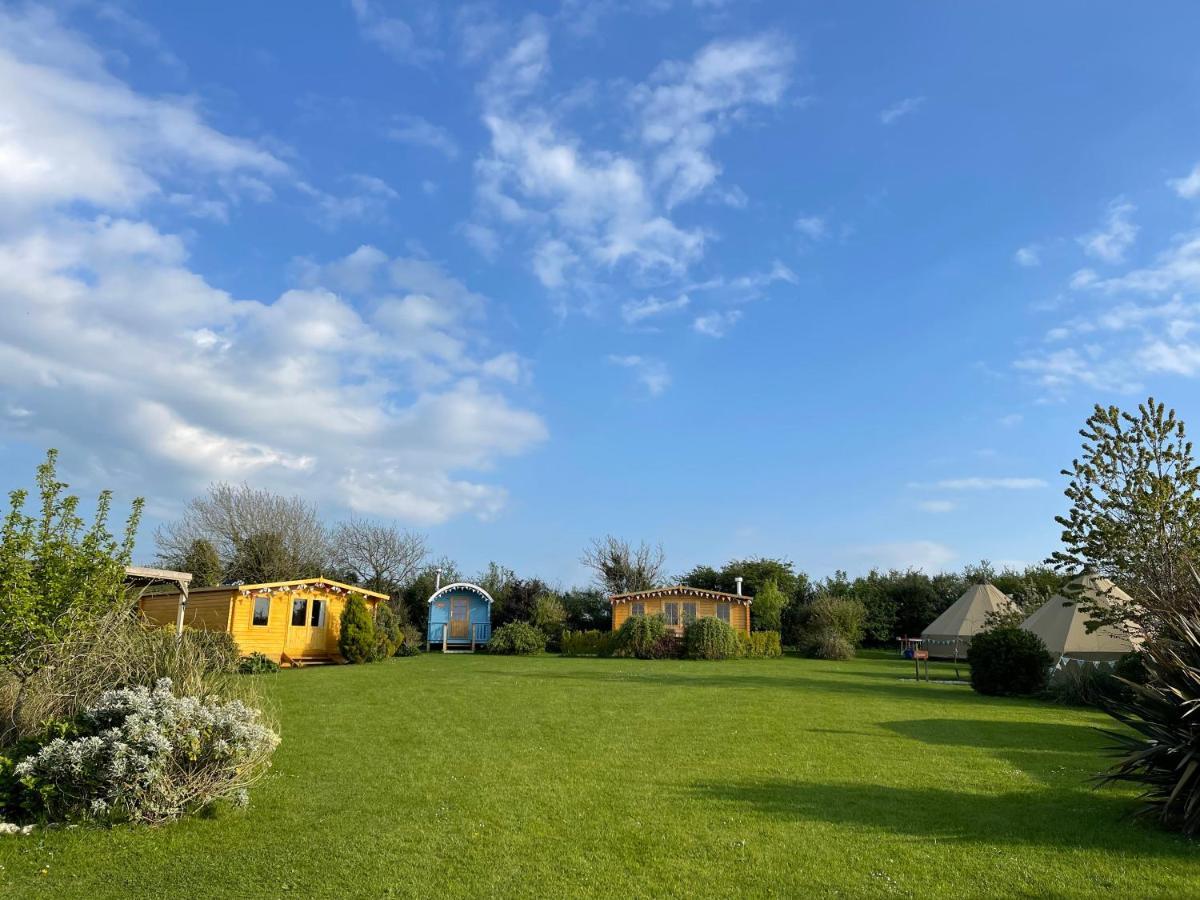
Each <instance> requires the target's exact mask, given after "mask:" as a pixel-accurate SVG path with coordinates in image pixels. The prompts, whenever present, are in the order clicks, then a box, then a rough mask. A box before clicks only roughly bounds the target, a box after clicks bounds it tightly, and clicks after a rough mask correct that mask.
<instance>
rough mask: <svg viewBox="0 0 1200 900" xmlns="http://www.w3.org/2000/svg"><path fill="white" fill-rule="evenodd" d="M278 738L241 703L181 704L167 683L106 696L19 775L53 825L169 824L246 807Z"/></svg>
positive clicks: (187, 699) (191, 699)
mask: <svg viewBox="0 0 1200 900" xmlns="http://www.w3.org/2000/svg"><path fill="white" fill-rule="evenodd" d="M278 744H279V736H278V735H277V734H276V733H275V732H274V731H272V730H271V729H270V728H269V727H267V726H266V725H265V724H263V723H262V722H261V721H260V714H259V712H258V710H256V709H252V708H250V707H248V706H246V705H245V704H243V703H242V702H241V701H239V700H232V701H227V702H226V701H221V700H219V699H217V698H215V697H209V698H206V699H203V700H202V699H200V698H197V697H178V696H176V695H175V694H174V692H173V691H172V684H171V680H170V679H169V678H163V679H160V680H159V681H158V682H157V683H156V684H155V686H154V688H153V690H151V689H148V688H145V687H133V688H123V689H121V690H113V691H107V692H105V693H104V694H103V695H101V697H100V699H99V701H98V702H97V703H96V704H95V705H93V706H91V707H89V708H88V709H87V710H85V711H84V712H83V714H82V715H81V716H80V718H79V727H78V735H77V736H74V737H71V738H62V737H60V738H55V739H54V740H52V741H50V742H49V743H47V744H45V745H44V746H43V747H42V748H41V749H40V750H38V752H36V753H34V754H32V755H31V756H29V757H27V758H25V759H23V760H22V761H21V762H19V763H17V765H16V767H15V770H14V774H15V776H16V777H17V779H19V781H20V784H21V785H22V786H23V788H24V790H25V791H27V792H29V793H31V794H33V795H35V796H36V797H37V798H38V799H39V800H40V806H41V807H42V809H43V811H44V815H45V816H46V817H47V818H48V819H49V820H50V821H67V820H72V819H95V820H102V821H109V822H112V821H137V822H151V823H153V822H163V821H168V820H170V819H175V818H178V817H180V816H182V815H186V814H188V813H189V812H193V811H195V810H198V809H201V808H203V807H206V806H208V805H210V804H212V803H214V802H216V801H218V800H226V801H231V802H234V803H238V804H244V803H245V802H246V801H247V798H248V794H247V791H248V789H249V787H250V786H251V785H253V784H254V782H255V781H257V780H258V779H259V778H260V777H261V776H262V775H263V773H264V772H265V771H266V769H267V767H268V766H269V765H270V759H271V754H272V753H273V752H274V750H275V747H276V746H277V745H278Z"/></svg>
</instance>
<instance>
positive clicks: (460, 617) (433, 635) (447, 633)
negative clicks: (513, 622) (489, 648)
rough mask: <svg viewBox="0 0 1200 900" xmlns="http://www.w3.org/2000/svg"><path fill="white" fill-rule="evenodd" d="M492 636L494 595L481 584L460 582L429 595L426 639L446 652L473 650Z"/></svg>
mask: <svg viewBox="0 0 1200 900" xmlns="http://www.w3.org/2000/svg"><path fill="white" fill-rule="evenodd" d="M491 636H492V597H491V595H490V594H489V593H488V592H487V591H485V590H484V589H483V588H481V587H480V586H479V585H477V584H470V583H469V582H466V581H456V582H454V583H453V584H448V585H446V586H445V587H439V588H438V589H437V590H436V591H434V592H433V593H432V594H430V596H429V630H428V632H427V633H426V636H425V640H426V643H427V646H429V647H430V648H433V647H441V648H442V652H443V653H454V652H460V651H461V652H470V651H472V650H474V649H475V648H476V647H480V646H482V645H484V644H486V643H487V642H488V639H489V638H491Z"/></svg>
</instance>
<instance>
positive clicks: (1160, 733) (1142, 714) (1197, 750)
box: [1098, 616, 1200, 835]
mask: <svg viewBox="0 0 1200 900" xmlns="http://www.w3.org/2000/svg"><path fill="white" fill-rule="evenodd" d="M1169 624H1170V626H1171V627H1170V628H1169V629H1168V630H1166V631H1164V633H1163V634H1160V635H1159V636H1158V637H1157V638H1156V639H1155V640H1154V641H1152V642H1150V643H1148V644H1147V645H1146V647H1145V649H1144V651H1143V652H1144V655H1145V668H1146V673H1147V679H1146V683H1145V684H1137V683H1134V682H1132V681H1128V680H1125V679H1122V678H1116V679H1114V680H1115V681H1118V682H1119V683H1120V684H1121V686H1122V687H1123V688H1124V690H1122V691H1120V692H1119V693H1117V694H1114V695H1113V696H1111V697H1110V698H1109V699H1108V700H1107V701H1106V703H1105V710H1106V711H1107V712H1108V713H1109V715H1111V716H1112V717H1113V718H1115V719H1116V720H1117V721H1119V722H1121V723H1123V724H1125V725H1127V726H1129V728H1130V729H1132V730H1133V731H1134V732H1135V733H1134V734H1129V733H1128V732H1124V731H1110V732H1107V733H1108V734H1109V735H1110V736H1111V737H1112V738H1113V741H1114V743H1113V744H1112V745H1111V749H1112V751H1113V753H1114V755H1116V756H1117V757H1118V760H1117V762H1116V763H1115V764H1114V765H1113V767H1112V768H1111V769H1109V770H1108V772H1106V773H1104V774H1103V775H1101V776H1099V779H1098V780H1099V781H1100V783H1101V784H1104V783H1109V782H1114V781H1124V782H1130V783H1133V784H1137V785H1141V786H1142V787H1143V788H1144V791H1143V793H1142V795H1141V805H1140V807H1139V808H1138V811H1137V813H1136V814H1137V815H1139V816H1142V817H1146V818H1154V819H1157V820H1158V821H1160V822H1161V823H1162V824H1163V825H1165V826H1166V827H1168V828H1171V829H1174V830H1178V831H1182V832H1184V833H1185V834H1188V835H1194V834H1197V833H1200V625H1198V623H1196V622H1195V621H1193V620H1191V619H1189V618H1186V617H1184V616H1176V617H1174V619H1173V621H1171V622H1170V623H1169Z"/></svg>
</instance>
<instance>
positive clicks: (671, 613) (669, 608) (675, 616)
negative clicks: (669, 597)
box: [663, 603, 679, 625]
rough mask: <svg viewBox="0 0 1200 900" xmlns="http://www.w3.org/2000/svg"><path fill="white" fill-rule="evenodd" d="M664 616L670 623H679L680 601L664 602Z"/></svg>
mask: <svg viewBox="0 0 1200 900" xmlns="http://www.w3.org/2000/svg"><path fill="white" fill-rule="evenodd" d="M663 617H664V618H665V619H666V620H667V624H668V625H678V624H679V604H678V603H664V604H663Z"/></svg>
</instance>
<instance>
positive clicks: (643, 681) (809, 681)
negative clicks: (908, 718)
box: [480, 660, 1029, 706]
mask: <svg viewBox="0 0 1200 900" xmlns="http://www.w3.org/2000/svg"><path fill="white" fill-rule="evenodd" d="M622 662H630V661H628V660H619V661H618V660H612V661H611V663H612V668H611V669H607V670H605V669H599V668H597V669H590V670H586V671H579V670H569V671H568V670H562V671H540V672H522V671H512V670H506V669H501V668H496V669H487V670H480V672H481V674H487V675H492V676H495V677H497V678H505V677H507V678H530V679H534V680H537V681H542V680H547V679H555V680H565V681H581V682H592V683H613V682H618V683H625V684H631V685H644V686H648V687H659V688H676V687H681V688H688V689H694V688H705V687H710V688H735V689H736V688H741V689H756V690H762V689H767V690H774V691H783V690H808V691H813V692H816V693H836V694H850V695H855V696H860V697H861V696H869V697H872V698H876V699H877V698H880V697H883V698H890V699H894V700H929V701H933V702H936V703H971V704H982V703H988V704H990V705H992V706H998V705H1002V704H1011V703H1020V704H1022V705H1024V704H1028V703H1029V701H1028V700H1010V699H1008V698H996V697H988V698H984V697H981V696H980V695H979V694H976V693H975V692H974V691H972V690H971V689H970V688H969V687H966V686H965V685H936V684H928V683H926V682H923V681H922V682H916V681H907V680H905V679H903V678H892V679H874V678H872V679H870V680H869V681H867V680H860V679H861V678H862V676H861V673H860V672H857V671H846V672H844V673H843V672H838V671H836V670H831V669H827V668H825V669H820V670H815V669H814V670H809V671H799V672H795V673H794V674H791V673H788V674H780V675H779V676H773V675H772V676H766V675H759V674H755V673H753V672H746V673H745V674H739V673H737V672H736V671H731V669H730V668H723V669H722V670H721V671H719V672H718V671H713V670H712V669H709V668H708V667H710V666H713V665H719V664H714V663H707V662H700V661H687V662H682V661H679V662H677V665H678V666H681V667H682V666H687V667H688V670H687V671H686V672H679V671H667V672H664V671H662V670H661V669H660V668H658V666H661V665H662V663H661V662H659V663H653V662H651V663H646V662H643V661H634V662H633V665H631V666H624V667H622V666H619V663H622ZM732 665H733V666H736V665H737V663H733V664H732ZM779 665H780V666H783V667H787V666H789V665H790V664H789V663H788V662H786V661H780V662H779ZM638 666H645V667H646V668H645V669H644V670H642V671H638V669H637V667H638ZM706 669H707V671H706Z"/></svg>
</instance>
